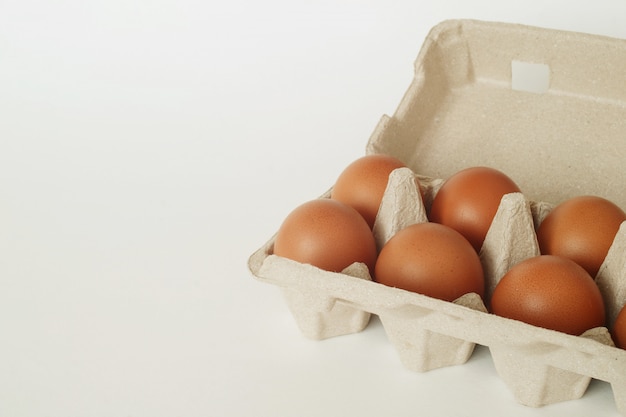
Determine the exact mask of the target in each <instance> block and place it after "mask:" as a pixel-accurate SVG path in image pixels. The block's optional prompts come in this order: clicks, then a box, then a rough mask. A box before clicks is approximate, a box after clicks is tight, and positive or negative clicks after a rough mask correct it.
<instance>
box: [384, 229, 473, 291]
mask: <svg viewBox="0 0 626 417" xmlns="http://www.w3.org/2000/svg"><path fill="white" fill-rule="evenodd" d="M375 279H376V281H377V282H379V283H381V284H385V285H388V286H390V287H396V288H402V289H404V290H407V291H413V292H416V293H420V294H424V295H428V296H430V297H434V298H438V299H442V300H446V301H453V300H455V299H457V298H459V297H460V296H462V295H464V294H467V293H472V292H473V293H476V294H478V295H480V296H481V297H482V296H484V291H485V281H484V275H483V269H482V265H481V263H480V259H479V257H478V255H477V253H476V251H475V250H474V249H473V248H472V245H471V244H470V243H469V242H468V241H467V240H466V239H465V238H464V237H463V236H462V235H461V234H460V233H458V232H456V231H455V230H453V229H451V228H449V227H447V226H443V225H440V224H437V223H417V224H413V225H411V226H408V227H406V228H404V229H402V230H400V231H399V232H397V233H396V234H395V235H394V236H393V237H392V238H391V239H390V240H389V241H388V242H387V243H386V244H385V246H383V248H382V250H381V252H380V254H379V255H378V260H377V262H376V269H375Z"/></svg>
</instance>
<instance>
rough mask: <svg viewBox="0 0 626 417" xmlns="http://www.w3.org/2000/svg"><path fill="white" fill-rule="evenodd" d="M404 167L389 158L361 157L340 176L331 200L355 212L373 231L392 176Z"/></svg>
mask: <svg viewBox="0 0 626 417" xmlns="http://www.w3.org/2000/svg"><path fill="white" fill-rule="evenodd" d="M404 167H405V164H404V163H403V162H402V161H400V160H399V159H397V158H394V157H392V156H389V155H383V154H373V155H366V156H364V157H361V158H359V159H357V160H355V161H354V162H352V163H351V164H350V165H348V166H347V167H346V168H345V169H344V170H343V171H342V172H341V174H340V175H339V177H338V178H337V180H336V182H335V185H334V186H333V189H332V190H331V198H332V199H334V200H337V201H341V202H342V203H345V204H347V205H349V206H351V207H353V208H355V209H356V210H357V211H358V212H359V213H360V214H361V215H362V216H363V218H364V219H365V220H366V221H367V224H369V226H370V228H371V227H373V225H374V221H375V220H376V214H377V213H378V209H379V207H380V203H381V201H382V199H383V194H384V193H385V188H386V187H387V182H388V181H389V174H391V172H392V171H393V170H395V169H397V168H404Z"/></svg>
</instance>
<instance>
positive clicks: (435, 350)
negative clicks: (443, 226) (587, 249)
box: [249, 20, 626, 415]
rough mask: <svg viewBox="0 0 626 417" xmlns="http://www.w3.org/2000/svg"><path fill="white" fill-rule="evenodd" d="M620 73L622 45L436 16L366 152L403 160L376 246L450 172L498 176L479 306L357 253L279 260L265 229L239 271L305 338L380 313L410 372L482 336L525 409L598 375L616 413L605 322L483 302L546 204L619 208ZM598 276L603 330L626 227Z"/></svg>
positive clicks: (615, 378)
mask: <svg viewBox="0 0 626 417" xmlns="http://www.w3.org/2000/svg"><path fill="white" fill-rule="evenodd" d="M598 62H605V63H606V65H597V63H598ZM625 67H626V42H624V41H620V40H615V39H609V38H604V37H597V36H590V35H584V34H576V33H567V32H559V31H553V30H546V29H540V28H532V27H526V26H520V25H511V24H502V23H491V22H477V21H467V20H461V21H447V22H443V23H442V24H440V25H438V26H436V27H435V28H433V29H432V30H431V32H430V34H429V35H428V37H427V39H426V40H425V42H424V45H423V47H422V49H421V51H420V53H419V55H418V58H417V60H416V63H415V77H414V79H413V81H412V83H411V85H410V86H409V88H408V90H407V92H406V94H405V96H404V97H403V99H402V101H401V103H400V105H399V106H398V108H397V110H396V112H395V113H394V115H393V116H392V117H389V116H383V117H382V118H381V120H380V122H379V124H378V126H377V127H376V128H375V130H374V132H373V134H372V136H371V137H370V140H369V142H368V144H367V147H366V153H368V154H371V153H385V154H389V155H392V156H395V157H397V158H399V159H401V160H402V161H404V162H405V163H406V164H407V166H408V167H409V168H403V169H398V170H396V171H394V172H393V174H392V175H391V176H390V179H389V184H388V187H387V191H386V192H385V196H384V198H383V202H382V204H381V207H380V210H379V215H378V217H377V219H376V222H375V224H374V230H373V231H374V235H375V239H376V242H377V246H378V247H379V248H380V247H382V245H384V243H385V242H386V241H387V240H388V239H389V238H391V236H393V235H394V234H395V233H396V232H397V231H398V230H400V229H402V228H403V227H406V226H408V225H410V224H413V223H418V222H424V221H427V220H428V219H427V211H428V208H429V207H430V204H431V202H432V199H433V197H434V195H436V192H437V191H438V189H439V187H440V186H441V184H442V183H443V181H444V179H445V178H447V177H449V176H450V175H452V174H453V173H455V172H457V171H459V170H460V169H463V168H465V167H469V166H479V165H487V166H491V167H494V168H496V169H500V170H501V171H503V172H505V173H506V174H507V175H509V176H510V177H511V178H513V179H514V180H515V181H516V182H517V183H518V185H520V188H521V189H522V191H523V194H522V193H513V194H509V195H506V196H505V197H504V198H503V200H502V202H501V204H500V207H499V209H498V212H497V214H496V217H495V218H494V221H493V223H492V225H491V228H490V230H489V232H488V234H487V237H486V239H485V242H484V244H483V247H482V249H481V252H480V258H481V262H482V264H483V267H484V271H485V276H486V294H485V301H483V300H482V299H481V298H480V297H479V296H478V295H476V294H466V295H465V296H463V297H461V298H460V299H458V300H455V301H454V302H446V301H442V300H437V299H433V298H430V297H427V296H424V295H421V294H416V293H411V292H408V291H404V290H401V289H397V288H391V287H387V286H384V285H381V284H378V283H376V282H373V281H372V279H371V277H370V275H369V273H368V270H367V268H366V267H365V265H362V264H358V263H357V264H354V265H352V266H350V267H349V268H347V269H346V270H344V271H343V272H342V273H333V272H327V271H322V270H320V269H318V268H315V267H313V266H310V265H304V264H299V263H297V262H294V261H291V260H288V259H284V258H281V257H278V256H276V255H274V254H273V251H272V249H273V239H274V238H273V237H272V238H270V239H269V240H268V242H267V243H266V244H265V245H264V246H263V247H261V248H260V249H258V250H257V251H256V252H255V253H253V254H252V255H251V257H250V258H249V269H250V270H251V272H252V273H253V275H254V276H255V277H256V278H257V279H259V280H261V281H263V282H267V283H271V284H274V285H277V286H279V287H281V288H282V289H283V291H284V293H285V299H286V301H287V304H288V306H289V308H290V311H291V312H292V314H293V316H294V318H295V320H296V322H297V323H298V326H299V327H300V329H301V330H302V332H303V334H304V335H305V336H307V337H309V338H312V339H324V338H328V337H334V336H340V335H347V334H350V333H355V332H359V331H361V330H363V329H364V328H365V327H366V326H367V323H368V322H369V319H370V316H371V314H376V315H378V316H379V317H380V319H381V322H382V324H383V327H384V329H385V332H386V333H387V335H388V338H389V340H390V342H391V343H392V344H393V346H394V348H395V349H396V351H397V352H398V356H399V359H400V360H401V362H402V363H403V364H404V366H406V367H407V368H409V369H412V370H415V371H419V372H424V371H429V370H432V369H436V368H439V367H443V366H452V365H460V364H463V363H465V362H466V361H467V360H468V359H469V357H471V354H472V352H473V350H474V346H475V345H476V344H481V345H484V346H487V347H488V348H489V350H490V352H491V356H492V358H493V361H494V365H495V368H496V371H497V372H498V374H499V375H500V377H501V378H502V380H503V381H504V382H505V383H506V384H507V386H509V388H510V389H511V390H512V392H513V394H514V396H515V398H516V399H517V401H519V402H520V403H522V404H525V405H528V406H533V407H537V406H542V405H546V404H551V403H554V402H559V401H565V400H571V399H576V398H580V397H581V396H582V395H583V394H584V392H585V391H586V388H587V386H588V384H589V381H590V380H591V379H592V378H596V379H600V380H603V381H607V382H609V383H610V384H611V386H612V388H613V393H614V397H615V401H616V405H617V408H618V409H619V410H620V412H621V413H622V414H624V415H626V350H622V349H619V348H616V347H614V346H613V343H612V340H611V338H610V335H609V333H608V330H607V329H606V328H604V327H603V328H596V329H591V330H589V331H588V332H586V333H585V334H583V335H581V336H572V335H567V334H564V333H560V332H556V331H552V330H548V329H542V328H538V327H535V326H531V325H528V324H525V323H522V322H518V321H515V320H510V319H506V318H503V317H498V316H495V315H493V314H490V313H489V312H488V310H487V308H486V307H485V304H487V305H488V301H489V299H490V297H491V294H492V292H493V289H494V287H495V285H496V283H497V282H498V280H499V279H500V278H501V277H502V276H503V275H504V274H505V273H506V272H507V271H508V270H509V269H510V267H511V266H513V265H515V264H516V263H518V262H520V261H521V260H524V259H526V258H529V257H532V256H536V255H538V254H539V249H538V244H537V240H536V235H535V231H534V230H535V228H536V227H537V226H538V225H539V224H540V223H541V221H542V220H543V218H544V217H545V216H546V215H547V214H548V213H549V211H550V210H551V209H552V207H553V206H554V205H555V204H558V203H559V202H561V201H563V200H565V199H567V198H570V197H573V196H576V195H583V194H595V195H601V196H604V197H605V198H609V199H611V200H612V201H614V202H615V203H616V204H618V205H619V206H621V207H626V192H625V191H624V189H623V168H622V160H621V158H620V155H622V156H623V155H626V141H624V140H623V134H624V132H626V117H625V116H626V88H625V87H624V85H626V83H624V81H626V80H624V79H623V78H619V77H616V76H615V73H614V72H613V71H612V70H611V68H625ZM520 68H521V70H520ZM524 69H525V70H527V71H530V72H531V73H537V74H539V77H538V78H539V79H540V80H539V81H540V83H539V84H541V85H540V86H544V87H542V88H539V87H540V86H539V87H538V86H537V85H536V83H535V84H532V83H531V84H532V85H530V86H529V84H528V83H527V82H525V81H524V77H526V76H527V75H528V74H524V73H523V72H524V71H523V70H524ZM520 71H521V73H520ZM590 74H591V75H592V76H590ZM531 75H532V74H531ZM535 75H536V74H535ZM542 77H543V78H542ZM546 77H547V80H546ZM590 77H591V78H590ZM535 78H537V77H535ZM544 84H545V85H544ZM418 184H419V187H421V190H422V192H423V194H421V193H420V189H419V188H418ZM326 197H328V193H326V194H325V195H322V196H321V197H320V198H326ZM422 197H423V198H422ZM596 282H597V284H598V286H599V288H600V290H601V293H602V295H603V297H604V299H605V304H606V307H607V324H608V325H609V326H610V325H611V324H612V323H613V321H614V320H615V317H616V315H617V312H618V311H619V308H620V307H621V306H622V305H624V304H626V223H625V224H622V226H621V228H620V231H619V232H618V235H617V236H616V238H615V241H614V242H613V245H612V247H611V249H610V251H609V254H608V256H607V257H606V259H605V262H604V264H603V265H602V267H601V268H600V271H599V272H598V275H597V277H596Z"/></svg>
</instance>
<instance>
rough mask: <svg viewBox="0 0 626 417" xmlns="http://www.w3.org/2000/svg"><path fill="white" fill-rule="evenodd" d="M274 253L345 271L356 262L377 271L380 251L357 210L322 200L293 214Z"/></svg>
mask: <svg viewBox="0 0 626 417" xmlns="http://www.w3.org/2000/svg"><path fill="white" fill-rule="evenodd" d="M274 254H275V255H278V256H282V257H285V258H289V259H292V260H294V261H298V262H301V263H306V264H311V265H314V266H317V267H318V268H321V269H324V270H327V271H333V272H341V271H342V270H343V269H345V268H346V267H348V266H349V265H351V264H352V263H354V262H363V263H365V264H366V265H367V266H368V268H369V270H370V271H373V270H374V265H375V263H376V256H377V251H376V243H375V241H374V235H373V234H372V231H371V229H370V228H369V226H368V225H367V223H366V222H365V220H364V219H363V217H361V215H360V214H359V213H358V212H357V211H356V210H355V209H353V208H352V207H350V206H347V205H345V204H343V203H341V202H339V201H335V200H331V199H327V198H321V199H317V200H312V201H309V202H306V203H304V204H302V205H300V206H298V207H296V208H295V209H294V210H293V211H292V212H291V213H289V215H288V216H287V217H286V218H285V220H284V221H283V223H282V225H281V226H280V229H279V230H278V233H277V234H276V237H275V240H274Z"/></svg>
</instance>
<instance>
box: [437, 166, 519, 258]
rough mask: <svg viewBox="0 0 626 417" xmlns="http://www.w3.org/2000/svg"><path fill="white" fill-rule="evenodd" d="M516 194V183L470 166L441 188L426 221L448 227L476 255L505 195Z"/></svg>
mask: <svg viewBox="0 0 626 417" xmlns="http://www.w3.org/2000/svg"><path fill="white" fill-rule="evenodd" d="M515 192H520V189H519V187H518V186H517V184H516V183H515V182H514V181H513V180H512V179H511V178H509V177H508V176H507V175H505V174H504V173H502V172H501V171H498V170H496V169H494V168H489V167H472V168H467V169H464V170H462V171H459V172H457V173H456V174H454V175H452V176H451V177H450V178H448V179H447V180H446V181H445V182H444V184H443V185H442V186H441V188H440V189H439V191H438V192H437V194H436V195H435V198H434V199H433V203H432V206H431V208H430V213H429V219H430V220H431V221H433V222H436V223H441V224H443V225H446V226H449V227H451V228H453V229H454V230H456V231H458V232H459V233H461V234H462V235H463V236H465V238H466V239H467V240H469V241H470V243H471V244H472V246H473V247H474V249H475V250H476V251H477V252H478V251H480V248H481V247H482V244H483V241H484V240H485V236H486V235H487V231H488V230H489V227H490V226H491V223H492V221H493V218H494V216H495V215H496V212H497V211H498V206H499V205H500V201H501V200H502V197H503V196H504V195H505V194H509V193H515Z"/></svg>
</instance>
